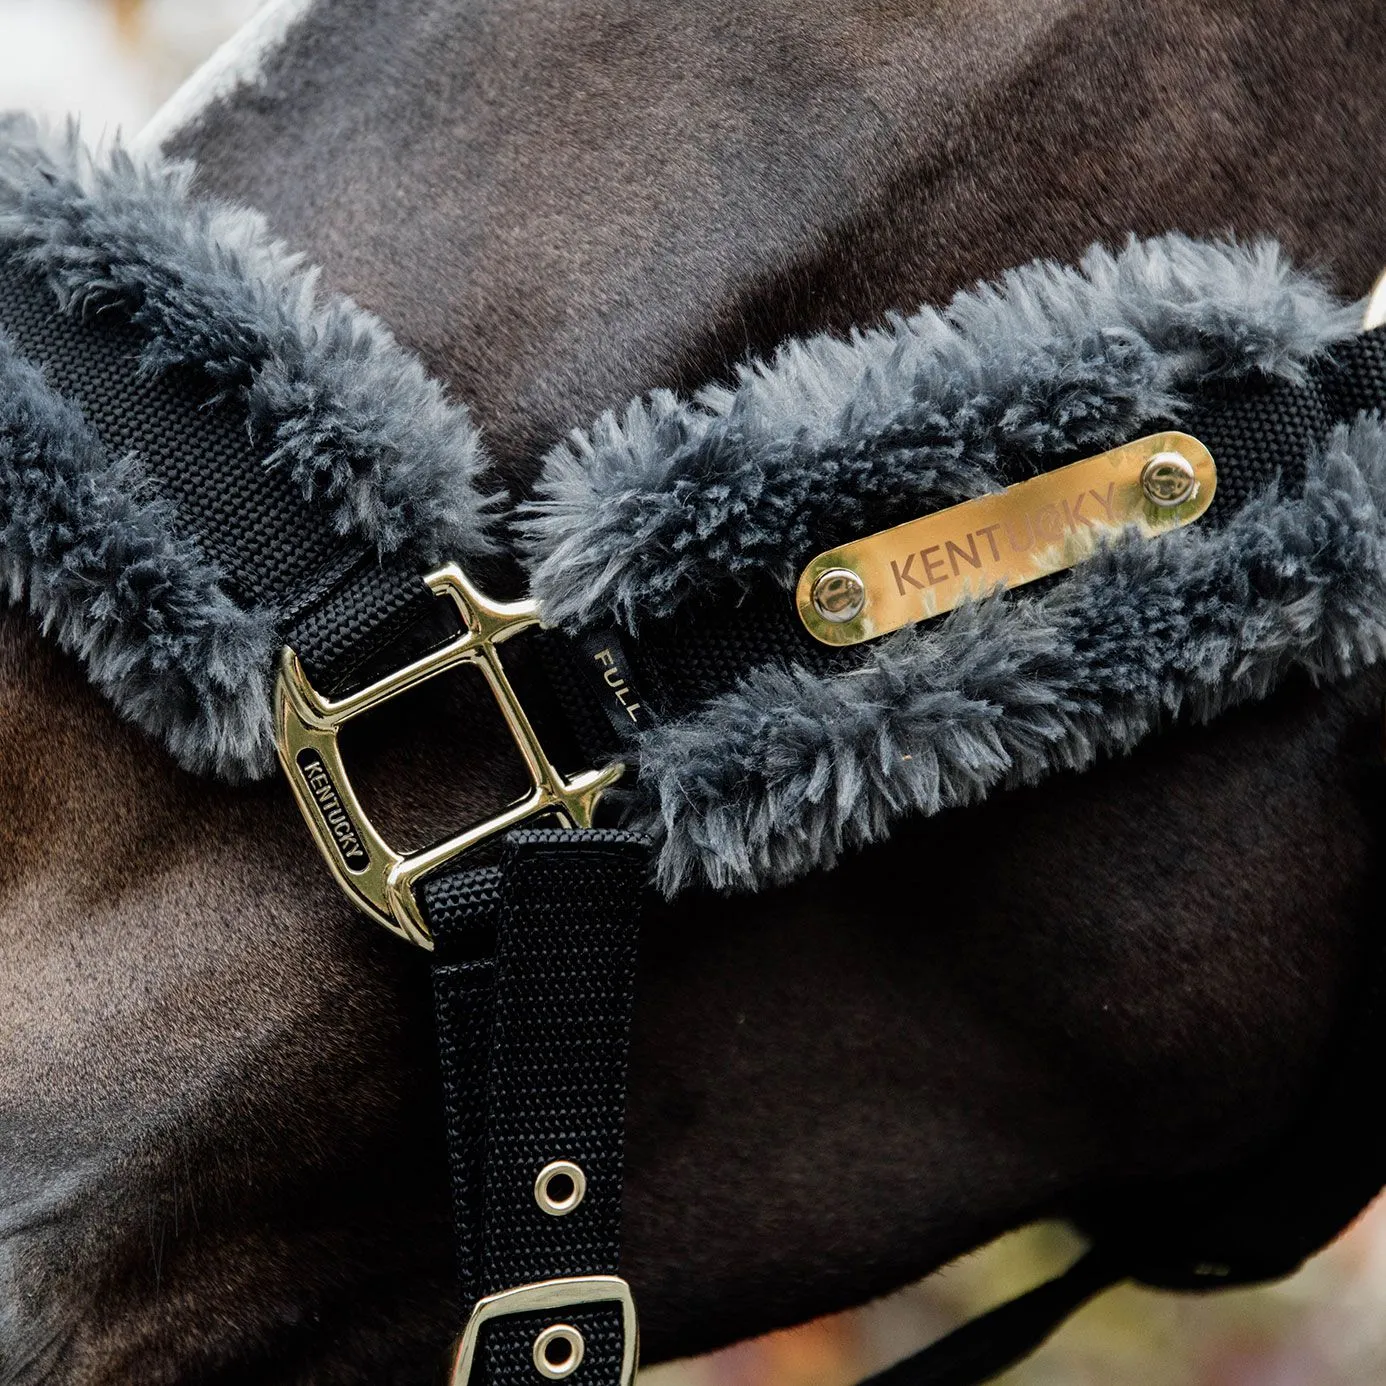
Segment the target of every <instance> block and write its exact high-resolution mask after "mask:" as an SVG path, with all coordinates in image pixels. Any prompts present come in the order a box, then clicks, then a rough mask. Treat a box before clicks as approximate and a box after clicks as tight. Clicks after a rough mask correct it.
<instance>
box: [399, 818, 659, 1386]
mask: <svg viewBox="0 0 1386 1386" xmlns="http://www.w3.org/2000/svg"><path fill="white" fill-rule="evenodd" d="M648 871H649V849H648V845H647V844H646V843H645V841H644V840H643V839H642V838H640V837H638V836H636V835H634V834H632V833H627V832H622V831H616V830H599V829H589V830H580V831H561V830H559V831H546V830H532V829H526V830H520V831H517V832H514V833H512V834H510V836H509V837H508V838H507V839H506V840H505V843H504V846H503V849H502V854H501V859H500V861H499V863H498V864H495V865H490V866H480V867H473V868H470V869H467V870H459V871H457V872H454V873H452V874H451V875H449V876H447V877H445V878H442V879H439V880H436V881H434V882H431V883H430V884H429V885H428V886H427V887H426V889H425V902H426V909H427V913H428V919H429V924H430V926H431V928H432V930H433V935H434V939H435V945H436V946H435V955H434V957H435V961H434V967H433V983H434V996H435V1006H436V1013H437V1022H438V1044H439V1054H440V1058H441V1066H442V1075H443V1088H444V1099H445V1104H446V1114H447V1140H448V1156H449V1162H450V1166H451V1174H452V1188H453V1207H454V1220H455V1224H456V1231H457V1246H458V1271H459V1275H460V1278H461V1283H462V1289H463V1294H464V1297H465V1298H467V1299H470V1300H471V1301H473V1302H474V1303H475V1305H476V1308H475V1309H474V1310H473V1313H472V1319H471V1323H469V1325H468V1328H467V1331H466V1333H465V1334H464V1337H463V1340H462V1343H461V1345H460V1347H459V1352H458V1359H457V1362H456V1364H455V1368H454V1377H453V1381H454V1383H455V1386H466V1383H469V1382H470V1383H473V1384H475V1383H480V1382H486V1383H500V1382H517V1383H521V1382H523V1383H528V1384H529V1386H532V1383H534V1382H535V1381H536V1380H537V1379H540V1378H548V1379H550V1380H561V1379H563V1378H564V1377H567V1376H570V1375H572V1374H573V1373H574V1372H576V1371H577V1370H578V1368H579V1367H580V1368H581V1378H580V1379H581V1381H583V1382H584V1383H590V1386H603V1384H609V1386H621V1383H622V1382H625V1381H628V1380H629V1378H630V1375H631V1373H632V1371H633V1367H634V1362H635V1358H636V1350H637V1344H636V1341H635V1324H634V1307H633V1304H632V1302H631V1299H630V1292H629V1289H628V1288H627V1287H626V1286H625V1283H624V1282H623V1281H621V1280H620V1279H619V1278H618V1273H619V1270H620V1220H621V1182H622V1161H623V1156H622V1148H623V1136H624V1128H625V1100H626V1055H627V1049H628V1047H629V1040H630V1024H631V1012H632V1006H633V1001H634V988H635V966H636V936H637V931H638V927H639V919H640V912H641V904H640V902H641V898H642V895H643V893H644V889H645V882H646V878H647V876H648Z"/></svg>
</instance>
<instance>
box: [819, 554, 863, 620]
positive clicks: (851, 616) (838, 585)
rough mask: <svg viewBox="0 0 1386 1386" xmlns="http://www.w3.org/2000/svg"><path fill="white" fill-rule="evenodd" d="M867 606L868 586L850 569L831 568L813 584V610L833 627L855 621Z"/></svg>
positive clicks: (821, 574)
mask: <svg viewBox="0 0 1386 1386" xmlns="http://www.w3.org/2000/svg"><path fill="white" fill-rule="evenodd" d="M865 605H866V584H865V583H864V582H863V581H862V580H861V578H859V577H858V576H857V575H856V574H855V573H854V572H853V571H852V570H851V569H850V568H829V569H828V571H827V572H826V573H820V574H819V575H818V579H817V581H815V582H814V584H813V609H814V610H815V611H816V612H817V613H818V614H819V615H820V616H821V617H822V618H823V619H824V620H825V621H831V622H832V623H833V625H835V626H837V625H841V624H842V623H843V622H844V621H855V620H856V618H857V617H858V616H860V615H861V613H862V608H863V607H865Z"/></svg>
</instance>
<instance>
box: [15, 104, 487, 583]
mask: <svg viewBox="0 0 1386 1386" xmlns="http://www.w3.org/2000/svg"><path fill="white" fill-rule="evenodd" d="M193 176H194V170H193V168H192V166H191V165H189V164H176V163H165V162H163V161H162V160H161V159H159V158H158V157H156V156H150V157H140V158H136V157H135V156H134V155H132V154H130V153H128V152H126V151H125V150H123V149H121V148H120V147H119V146H116V147H113V148H111V149H110V150H108V151H106V152H105V153H104V154H98V153H93V152H92V151H90V150H88V149H87V148H86V147H85V146H84V145H83V144H82V142H81V140H80V139H79V137H78V135H77V132H76V130H75V128H69V129H68V130H67V131H66V133H64V134H56V133H54V132H52V131H49V130H47V129H45V128H44V127H42V126H40V125H38V124H36V123H35V122H33V121H31V120H28V119H24V118H16V117H10V118H8V119H7V120H5V121H4V122H0V244H8V245H10V246H13V247H18V248H19V249H20V251H21V253H22V254H23V257H24V259H25V260H26V261H27V262H28V263H29V264H30V265H31V266H33V267H34V268H35V269H36V270H39V271H41V272H42V273H43V274H44V275H45V276H46V277H47V279H48V282H49V283H50V285H51V286H52V288H53V291H54V294H55V295H56V298H57V301H58V304H59V305H60V306H61V308H62V309H63V310H64V311H66V312H86V311H89V310H90V309H92V308H94V307H99V306H100V305H102V304H104V303H109V302H112V301H119V302H121V303H123V304H125V305H126V306H127V307H128V308H129V309H130V311H131V313H132V315H133V317H134V320H135V321H136V322H137V323H138V324H140V325H141V326H142V327H143V328H145V329H146V330H147V332H148V333H149V338H148V345H147V347H146V348H145V351H144V359H143V364H144V366H145V367H146V369H148V370H150V371H160V370H164V369H167V368H168V367H170V366H173V365H177V364H183V363H186V364H190V365H193V366H196V367H198V368H200V369H202V370H205V371H206V372H207V373H208V374H209V375H210V376H211V377H212V378H213V379H214V380H215V381H217V382H218V383H219V384H220V385H221V386H222V387H223V388H225V389H227V390H236V391H241V392H243V393H244V397H245V400H246V402H247V404H248V406H249V409H250V418H251V423H252V426H253V427H255V428H256V429H257V430H259V432H260V433H261V435H262V436H263V437H264V439H265V442H266V453H267V458H266V465H268V466H272V467H273V466H279V467H284V468H286V469H287V470H288V472H289V473H290V475H291V476H292V477H293V479H294V481H295V482H296V483H297V484H298V487H299V489H300V490H301V491H302V494H303V497H304V500H305V501H306V502H308V503H311V504H313V505H315V506H318V507H319V508H320V509H321V511H322V513H323V515H324V518H325V519H326V520H327V522H328V523H330V524H331V525H332V526H333V528H334V529H335V530H336V531H337V532H338V533H339V534H356V535H360V536H361V537H363V538H364V539H366V540H367V541H369V542H371V543H373V544H375V545H376V546H377V548H378V549H379V550H380V552H381V553H382V554H387V553H390V552H393V551H394V550H396V549H399V548H400V547H401V546H403V545H406V544H407V545H410V546H411V547H413V548H415V549H417V550H418V552H419V554H420V557H421V559H423V560H424V561H434V560H438V559H442V558H456V557H458V556H466V555H470V554H479V553H485V552H488V551H489V550H490V548H491V541H490V539H489V536H488V535H487V532H486V522H487V514H488V511H489V510H490V509H491V508H492V507H493V506H494V504H495V500H494V498H491V497H488V496H485V495H483V494H482V492H481V490H480V489H479V483H480V479H481V474H482V472H483V470H484V468H485V466H486V461H485V457H484V454H483V452H482V448H481V444H480V441H479V439H478V436H477V432H476V429H475V428H474V427H473V425H472V423H471V420H470V418H469V417H468V414H467V411H466V410H465V409H463V408H461V407H459V406H457V405H454V404H450V403H449V402H448V401H447V400H446V398H445V396H444V393H443V390H442V387H441V386H440V385H439V384H438V383H437V382H436V381H435V380H433V379H431V378H430V377H429V376H428V375H427V374H426V373H425V371H424V369H423V367H422V366H421V365H420V364H419V362H418V360H417V359H416V358H415V357H414V356H412V355H410V354H409V353H407V352H405V351H403V350H401V348H400V347H399V346H398V345H397V344H396V343H395V341H394V339H393V338H392V337H391V335H390V333H389V331H388V330H387V329H386V328H385V327H384V326H383V325H382V324H381V323H380V322H379V321H378V320H377V319H376V318H374V317H373V316H371V314H369V313H367V312H365V311H363V310H362V309H360V308H358V307H357V306H356V305H355V304H353V303H351V302H350V301H348V300H346V299H343V298H321V297H320V296H319V294H318V292H317V273H316V271H313V270H310V269H304V267H303V263H302V260H301V258H300V257H298V256H295V255H292V254H290V253H289V252H288V251H287V250H286V249H285V248H284V247H283V246H282V245H281V244H280V243H279V242H277V241H275V240H273V239H272V238H271V237H270V235H269V232H268V230H267V229H266V225H265V221H264V219H263V218H262V217H261V216H259V215H258V214H257V213H254V212H250V211H247V210H246V209H245V208H242V207H236V206H231V205H229V204H227V203H223V202H218V201H215V200H212V199H206V198H199V197H195V196H194V195H193V192H192V184H193Z"/></svg>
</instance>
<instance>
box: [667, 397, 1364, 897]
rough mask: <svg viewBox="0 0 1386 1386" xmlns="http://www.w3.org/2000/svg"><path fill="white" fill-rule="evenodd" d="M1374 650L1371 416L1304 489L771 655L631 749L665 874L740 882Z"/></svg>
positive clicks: (792, 871)
mask: <svg viewBox="0 0 1386 1386" xmlns="http://www.w3.org/2000/svg"><path fill="white" fill-rule="evenodd" d="M1384 655H1386V429H1383V427H1382V424H1381V422H1380V420H1379V418H1377V417H1376V416H1375V415H1366V416H1363V417H1361V418H1360V419H1359V420H1358V421H1357V423H1356V424H1354V425H1353V426H1352V427H1351V428H1348V427H1345V426H1344V427H1340V428H1339V429H1337V430H1336V431H1335V433H1334V434H1333V437H1332V439H1331V441H1330V442H1329V444H1328V446H1327V447H1326V448H1325V449H1324V451H1323V452H1322V453H1321V454H1320V455H1319V456H1318V457H1316V458H1315V459H1314V460H1313V461H1312V462H1311V464H1310V467H1309V473H1308V477H1307V480H1306V485H1305V490H1304V494H1303V496H1302V498H1297V499H1295V500H1286V499H1284V498H1282V497H1281V496H1279V495H1277V494H1276V493H1275V492H1274V491H1272V492H1270V493H1268V494H1266V495H1263V496H1261V497H1259V498H1257V499H1255V500H1253V501H1251V502H1250V503H1248V504H1247V505H1246V506H1245V507H1243V509H1242V510H1241V511H1240V512H1239V513H1238V514H1237V515H1236V517H1235V518H1234V519H1233V520H1232V521H1231V522H1230V523H1229V524H1228V525H1227V526H1226V527H1225V528H1224V529H1222V530H1221V531H1217V532H1213V533H1206V534H1200V533H1199V532H1198V531H1197V530H1195V529H1189V530H1184V531H1181V532H1178V533H1176V534H1171V535H1168V536H1166V537H1165V538H1163V539H1161V540H1160V541H1159V542H1157V543H1146V542H1144V541H1140V540H1134V541H1126V542H1122V543H1119V544H1117V545H1115V546H1113V547H1112V548H1110V549H1108V550H1106V551H1104V552H1102V553H1099V554H1098V555H1097V556H1096V557H1095V558H1093V559H1092V560H1091V561H1089V562H1088V563H1086V564H1085V565H1083V566H1082V567H1081V568H1079V569H1076V570H1074V572H1073V573H1072V574H1070V575H1069V577H1068V580H1067V581H1065V582H1063V583H1061V584H1056V585H1055V586H1054V588H1053V589H1052V590H1051V591H1049V592H1046V593H1045V594H1044V595H1043V596H1038V597H1027V596H1024V595H1021V596H1019V597H1015V596H1012V597H1009V598H999V597H998V598H994V599H992V600H990V601H984V602H980V603H976V604H973V605H971V606H968V607H964V608H962V609H960V610H959V611H957V612H956V613H954V614H953V615H952V616H949V617H946V618H944V619H943V620H941V621H939V622H937V623H933V624H930V625H925V626H919V627H916V628H915V629H913V630H909V631H904V632H901V633H900V634H899V635H896V636H894V637H893V638H890V639H888V640H885V641H883V642H882V643H881V644H880V645H879V646H878V647H877V648H876V649H875V651H874V652H873V653H872V655H871V656H870V658H869V659H868V661H867V662H866V663H865V664H864V665H863V667H862V668H861V669H860V670H857V671H855V672H854V673H853V674H848V675H840V676H838V677H835V678H827V679H823V678H816V677H814V676H812V675H810V674H808V673H806V672H805V671H804V670H803V669H798V668H785V667H766V668H763V669H760V670H757V671H756V672H755V673H754V674H752V675H751V676H750V677H748V678H747V679H746V680H745V681H744V682H743V684H742V685H741V687H740V688H739V689H738V690H737V691H736V692H735V693H732V694H729V695H728V696H726V697H723V698H720V699H718V700H716V701H715V702H713V703H710V704H708V705H707V706H705V707H704V708H703V709H701V711H700V712H699V713H698V715H697V716H695V717H693V718H691V719H689V720H687V721H685V722H681V723H675V724H673V725H670V726H667V727H663V728H657V729H655V730H653V731H651V732H649V733H647V734H646V736H645V737H644V738H643V740H642V742H641V747H640V757H641V767H642V773H643V774H644V775H646V776H647V777H648V778H649V780H650V782H651V788H652V789H653V791H654V792H653V795H652V797H651V799H650V800H649V801H647V807H646V808H645V809H644V810H643V817H644V819H645V822H644V826H645V827H646V828H647V829H648V830H649V831H651V832H652V833H653V834H654V835H655V836H656V837H657V838H658V839H659V841H660V853H659V865H658V872H659V881H660V885H661V886H662V888H663V889H664V890H665V891H666V892H668V893H670V894H673V893H675V892H676V891H677V890H679V889H680V888H681V887H682V886H684V885H687V884H688V883H690V882H694V881H697V882H706V883H710V884H711V885H713V886H717V887H721V888H729V887H737V888H747V889H750V888H754V887H756V886H758V885H762V884H765V883H767V882H775V881H787V880H791V879H793V878H794V877H796V876H799V875H801V874H803V873H804V872H806V871H809V870H811V869H813V868H815V867H824V866H829V865H831V864H832V863H833V862H834V861H836V860H837V858H838V857H839V855H840V854H841V853H842V852H843V851H844V850H845V849H848V848H852V847H856V846H860V845H863V844H865V843H869V842H873V841H877V840H879V839H881V838H883V837H885V836H886V835H887V833H888V832H889V829H890V826H891V824H892V823H893V822H894V821H895V820H897V819H898V818H899V817H900V816H901V815H903V814H906V813H937V812H938V811H939V810H941V809H945V808H952V807H956V806H959V805H962V804H968V803H974V802H976V801H978V800H980V799H982V798H984V797H985V796H986V794H987V793H988V792H989V791H990V790H992V789H994V788H996V787H998V786H1001V785H1010V784H1017V783H1028V782H1033V781H1036V780H1039V779H1041V778H1042V777H1043V776H1045V775H1046V774H1048V773H1049V772H1051V771H1053V770H1056V769H1061V768H1068V769H1082V768H1083V767H1084V766H1086V765H1089V764H1090V763H1091V762H1092V761H1093V760H1094V758H1095V757H1096V756H1098V755H1099V754H1101V753H1103V752H1120V751H1125V750H1129V749H1130V748H1131V747H1132V746H1134V745H1135V744H1136V742H1137V741H1139V740H1140V739H1141V738H1143V737H1144V736H1146V735H1148V734H1149V733H1150V732H1151V731H1153V730H1155V729H1156V728H1157V727H1158V726H1159V724H1160V722H1161V719H1162V718H1164V717H1167V716H1173V715H1175V714H1180V713H1184V714H1188V715H1190V716H1192V717H1195V718H1208V717H1211V716H1213V715H1214V714H1216V713H1218V712H1220V711H1222V710H1223V709H1225V708H1227V707H1229V706H1232V705H1233V704H1235V703H1238V702H1241V701H1244V700H1246V699H1248V698H1255V697H1259V696H1261V695H1263V694H1265V693H1266V692H1268V691H1269V690H1270V689H1271V688H1273V687H1274V686H1275V685H1276V683H1278V682H1279V681H1280V680H1281V679H1282V678H1283V677H1284V676H1285V675H1286V674H1287V673H1288V672H1289V671H1290V670H1292V669H1301V670H1304V671H1306V672H1307V673H1308V674H1310V675H1311V676H1312V677H1314V678H1316V679H1324V678H1336V677H1342V676H1346V675H1349V674H1351V673H1353V672H1355V671H1357V670H1359V669H1362V668H1364V667H1366V666H1368V665H1370V664H1372V663H1374V662H1376V661H1378V660H1380V659H1381V658H1382V657H1383V656H1384Z"/></svg>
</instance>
